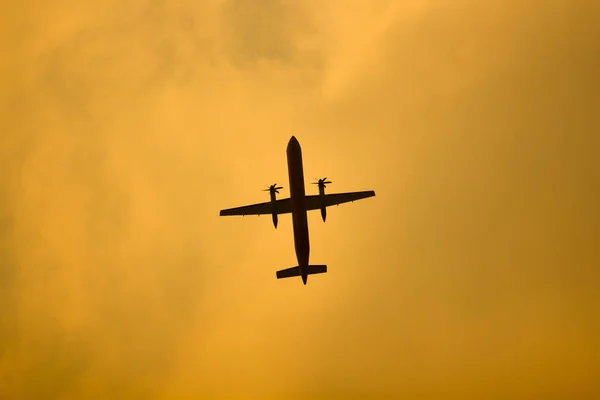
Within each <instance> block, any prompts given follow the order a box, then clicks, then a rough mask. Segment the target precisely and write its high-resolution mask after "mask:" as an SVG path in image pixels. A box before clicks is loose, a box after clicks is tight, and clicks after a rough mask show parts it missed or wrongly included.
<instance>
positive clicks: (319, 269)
mask: <svg viewBox="0 0 600 400" xmlns="http://www.w3.org/2000/svg"><path fill="white" fill-rule="evenodd" d="M325 272H327V265H309V266H308V267H307V268H306V275H313V274H324V273H325ZM300 275H301V273H300V267H292V268H288V269H282V270H281V271H277V279H282V278H292V277H294V276H300Z"/></svg>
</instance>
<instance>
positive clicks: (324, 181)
mask: <svg viewBox="0 0 600 400" xmlns="http://www.w3.org/2000/svg"><path fill="white" fill-rule="evenodd" d="M315 180H316V182H313V183H312V184H313V185H319V196H320V197H321V204H322V206H321V217H322V218H323V222H325V219H326V218H327V206H326V205H325V185H329V184H330V183H332V182H331V181H328V180H327V177H325V178H321V179H317V178H315Z"/></svg>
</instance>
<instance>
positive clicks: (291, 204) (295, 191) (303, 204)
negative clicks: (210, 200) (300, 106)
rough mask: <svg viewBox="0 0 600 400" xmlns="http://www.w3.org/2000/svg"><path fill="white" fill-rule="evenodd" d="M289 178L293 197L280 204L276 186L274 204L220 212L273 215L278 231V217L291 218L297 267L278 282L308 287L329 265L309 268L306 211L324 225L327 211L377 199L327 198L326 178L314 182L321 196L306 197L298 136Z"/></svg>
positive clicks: (291, 145)
mask: <svg viewBox="0 0 600 400" xmlns="http://www.w3.org/2000/svg"><path fill="white" fill-rule="evenodd" d="M287 162H288V175H289V183H290V197H289V198H287V199H280V200H277V198H276V195H277V194H279V189H283V187H281V186H277V184H276V183H275V184H273V185H271V186H269V187H268V188H267V189H264V190H265V191H269V194H270V196H271V200H270V201H268V202H265V203H259V204H252V205H249V206H243V207H235V208H228V209H225V210H221V211H220V213H219V215H220V216H229V215H241V216H244V215H263V214H271V215H272V218H273V225H274V226H275V228H276V229H277V222H278V218H277V216H278V215H279V214H288V213H291V214H292V225H293V229H294V247H295V249H296V259H297V260H298V266H296V267H292V268H287V269H282V270H280V271H277V279H282V278H291V277H296V276H301V277H302V282H303V283H304V284H305V285H306V281H307V280H308V275H312V274H321V273H326V272H327V265H309V263H308V259H309V253H310V244H309V238H308V218H307V211H309V210H319V209H320V210H321V217H322V219H323V222H325V219H326V217H327V210H326V209H327V207H330V206H333V205H340V204H342V203H347V202H354V201H356V200H361V199H366V198H368V197H373V196H375V191H373V190H368V191H363V192H347V193H334V194H325V185H327V184H330V183H331V182H330V181H328V180H327V178H322V179H319V180H318V181H317V182H313V183H314V184H316V185H318V187H319V194H318V195H314V196H307V195H306V192H305V188H304V169H303V166H302V149H301V148H300V143H299V142H298V139H296V137H295V136H292V137H291V139H290V141H289V142H288V145H287Z"/></svg>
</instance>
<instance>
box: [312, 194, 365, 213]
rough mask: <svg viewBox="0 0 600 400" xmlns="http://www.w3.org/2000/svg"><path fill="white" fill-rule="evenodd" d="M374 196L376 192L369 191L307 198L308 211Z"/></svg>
mask: <svg viewBox="0 0 600 400" xmlns="http://www.w3.org/2000/svg"><path fill="white" fill-rule="evenodd" d="M373 196H375V191H374V190H367V191H365V192H348V193H334V194H326V195H323V196H321V195H314V196H306V210H318V209H320V208H321V207H323V206H325V207H330V206H335V205H339V204H342V203H348V202H350V201H356V200H362V199H366V198H368V197H373Z"/></svg>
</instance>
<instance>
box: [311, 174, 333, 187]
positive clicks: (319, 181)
mask: <svg viewBox="0 0 600 400" xmlns="http://www.w3.org/2000/svg"><path fill="white" fill-rule="evenodd" d="M315 181H316V182H312V184H313V185H319V187H320V188H321V187H322V188H324V187H325V185H328V184H330V183H332V182H331V181H328V180H327V177H325V178H321V179H317V178H315Z"/></svg>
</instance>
